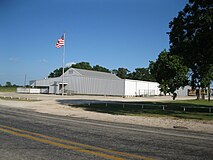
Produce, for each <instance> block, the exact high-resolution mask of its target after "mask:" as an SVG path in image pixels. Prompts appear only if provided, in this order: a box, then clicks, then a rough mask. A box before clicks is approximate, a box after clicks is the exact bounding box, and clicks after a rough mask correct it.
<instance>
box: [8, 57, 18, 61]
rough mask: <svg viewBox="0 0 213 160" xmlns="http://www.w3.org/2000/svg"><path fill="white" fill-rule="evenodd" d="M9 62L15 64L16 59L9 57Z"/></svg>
mask: <svg viewBox="0 0 213 160" xmlns="http://www.w3.org/2000/svg"><path fill="white" fill-rule="evenodd" d="M9 61H10V62H16V61H17V58H14V57H10V58H9Z"/></svg>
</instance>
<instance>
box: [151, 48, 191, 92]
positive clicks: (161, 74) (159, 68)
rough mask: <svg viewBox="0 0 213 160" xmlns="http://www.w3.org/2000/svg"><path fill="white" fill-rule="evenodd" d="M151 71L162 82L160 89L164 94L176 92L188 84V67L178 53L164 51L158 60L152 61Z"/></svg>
mask: <svg viewBox="0 0 213 160" xmlns="http://www.w3.org/2000/svg"><path fill="white" fill-rule="evenodd" d="M150 71H151V73H152V74H153V75H154V77H155V78H156V81H157V82H158V83H159V84H160V86H159V87H160V90H161V92H163V93H164V94H166V93H174V92H175V90H177V89H179V88H180V87H184V86H185V85H187V84H188V76H187V73H188V68H187V67H186V66H185V65H183V61H182V59H181V58H179V57H178V56H176V55H171V54H169V53H168V52H167V51H166V50H164V51H162V52H161V53H160V54H159V56H158V59H157V60H156V62H152V61H151V62H150Z"/></svg>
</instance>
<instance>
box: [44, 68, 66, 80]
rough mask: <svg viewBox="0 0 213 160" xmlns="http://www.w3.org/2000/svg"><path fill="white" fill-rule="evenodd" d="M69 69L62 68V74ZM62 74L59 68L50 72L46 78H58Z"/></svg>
mask: <svg viewBox="0 0 213 160" xmlns="http://www.w3.org/2000/svg"><path fill="white" fill-rule="evenodd" d="M68 69H69V68H68V67H66V68H64V72H66V71H67V70H68ZM62 73H63V68H62V67H60V68H58V69H55V70H54V71H53V72H51V73H50V74H49V76H48V78H54V77H60V76H61V75H62Z"/></svg>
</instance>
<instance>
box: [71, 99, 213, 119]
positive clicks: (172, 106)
mask: <svg viewBox="0 0 213 160" xmlns="http://www.w3.org/2000/svg"><path fill="white" fill-rule="evenodd" d="M75 107H81V108H84V109H85V110H88V111H95V112H101V113H109V114H114V115H132V116H135V115H137V116H155V117H156V116H170V117H177V118H186V119H199V120H213V101H210V102H209V101H207V100H184V101H181V100H179V101H167V102H142V103H117V104H116V103H107V104H106V103H93V104H90V105H78V106H75Z"/></svg>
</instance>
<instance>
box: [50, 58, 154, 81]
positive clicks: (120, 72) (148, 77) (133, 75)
mask: <svg viewBox="0 0 213 160" xmlns="http://www.w3.org/2000/svg"><path fill="white" fill-rule="evenodd" d="M69 68H78V69H85V70H93V71H99V72H107V73H112V74H115V75H116V76H118V77H120V78H122V79H134V80H143V81H155V78H154V76H153V75H152V74H151V72H150V69H149V68H136V69H135V71H133V72H130V71H129V70H128V69H127V68H118V69H113V70H110V69H107V68H105V67H103V66H100V65H95V66H91V65H90V63H89V62H80V63H76V64H72V65H71V66H70V67H66V68H64V71H65V72H66V71H67V70H68V69H69ZM62 72H63V69H62V67H61V68H58V69H55V70H54V71H53V72H51V73H50V74H49V76H48V78H53V77H59V76H61V75H62Z"/></svg>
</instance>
